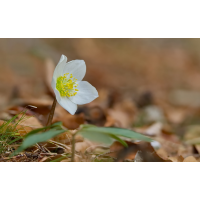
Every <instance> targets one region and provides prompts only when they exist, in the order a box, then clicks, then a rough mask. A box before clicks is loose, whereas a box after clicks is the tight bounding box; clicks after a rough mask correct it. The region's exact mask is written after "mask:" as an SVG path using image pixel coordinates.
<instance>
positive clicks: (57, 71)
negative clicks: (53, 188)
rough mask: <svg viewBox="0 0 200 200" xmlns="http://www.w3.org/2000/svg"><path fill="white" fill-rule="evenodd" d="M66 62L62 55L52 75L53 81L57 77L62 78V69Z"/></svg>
mask: <svg viewBox="0 0 200 200" xmlns="http://www.w3.org/2000/svg"><path fill="white" fill-rule="evenodd" d="M66 62H67V57H66V56H65V55H62V56H61V57H60V60H59V62H58V64H57V66H56V68H55V70H54V73H53V78H54V80H55V81H56V79H57V78H58V77H59V76H63V73H62V72H63V68H64V67H65V65H66Z"/></svg>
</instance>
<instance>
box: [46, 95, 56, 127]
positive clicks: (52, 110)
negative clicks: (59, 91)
mask: <svg viewBox="0 0 200 200" xmlns="http://www.w3.org/2000/svg"><path fill="white" fill-rule="evenodd" d="M56 103H57V100H56V97H54V100H53V104H52V106H51V111H50V113H49V117H48V121H47V124H46V126H50V125H51V123H52V119H53V115H54V111H55V108H56Z"/></svg>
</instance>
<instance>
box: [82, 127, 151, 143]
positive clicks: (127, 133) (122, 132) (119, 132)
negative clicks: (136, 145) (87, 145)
mask: <svg viewBox="0 0 200 200" xmlns="http://www.w3.org/2000/svg"><path fill="white" fill-rule="evenodd" d="M82 131H84V132H91V134H92V133H93V134H96V133H104V134H113V135H115V136H123V137H127V138H131V139H135V140H142V141H146V142H151V141H152V139H151V138H149V137H147V136H145V135H142V134H141V133H137V132H135V131H131V130H128V129H123V128H112V127H96V126H93V125H92V126H89V125H87V126H85V125H82V126H81V130H79V132H82Z"/></svg>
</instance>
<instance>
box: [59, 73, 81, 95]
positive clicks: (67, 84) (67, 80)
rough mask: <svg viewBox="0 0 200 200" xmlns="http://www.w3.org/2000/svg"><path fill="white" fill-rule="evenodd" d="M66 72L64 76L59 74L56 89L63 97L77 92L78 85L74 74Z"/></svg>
mask: <svg viewBox="0 0 200 200" xmlns="http://www.w3.org/2000/svg"><path fill="white" fill-rule="evenodd" d="M68 74H69V73H66V74H64V76H59V77H58V78H57V81H56V89H57V90H58V91H59V92H60V96H61V97H66V96H67V97H71V96H75V95H76V94H77V91H78V89H76V87H77V86H78V84H77V83H76V82H77V79H75V78H74V77H73V76H72V74H70V75H68Z"/></svg>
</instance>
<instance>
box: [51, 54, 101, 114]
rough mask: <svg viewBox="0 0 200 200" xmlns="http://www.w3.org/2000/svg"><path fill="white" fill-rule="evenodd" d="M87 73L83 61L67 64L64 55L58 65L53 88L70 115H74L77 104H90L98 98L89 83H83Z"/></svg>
mask: <svg viewBox="0 0 200 200" xmlns="http://www.w3.org/2000/svg"><path fill="white" fill-rule="evenodd" d="M85 73H86V65H85V62H84V61H83V60H72V61H70V62H67V57H66V56H64V55H62V56H61V58H60V61H59V63H58V64H57V66H56V68H55V70H54V73H53V78H52V82H51V86H52V88H53V90H54V93H55V95H56V99H57V101H58V103H59V104H60V105H61V106H62V107H63V108H65V109H66V110H67V111H68V112H69V113H70V114H72V115H74V113H75V112H76V110H77V104H78V105H82V104H86V103H90V102H91V101H93V100H94V99H96V98H97V97H98V92H97V90H96V88H95V87H93V86H92V85H91V84H90V83H88V82H87V81H82V79H83V77H84V76H85Z"/></svg>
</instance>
